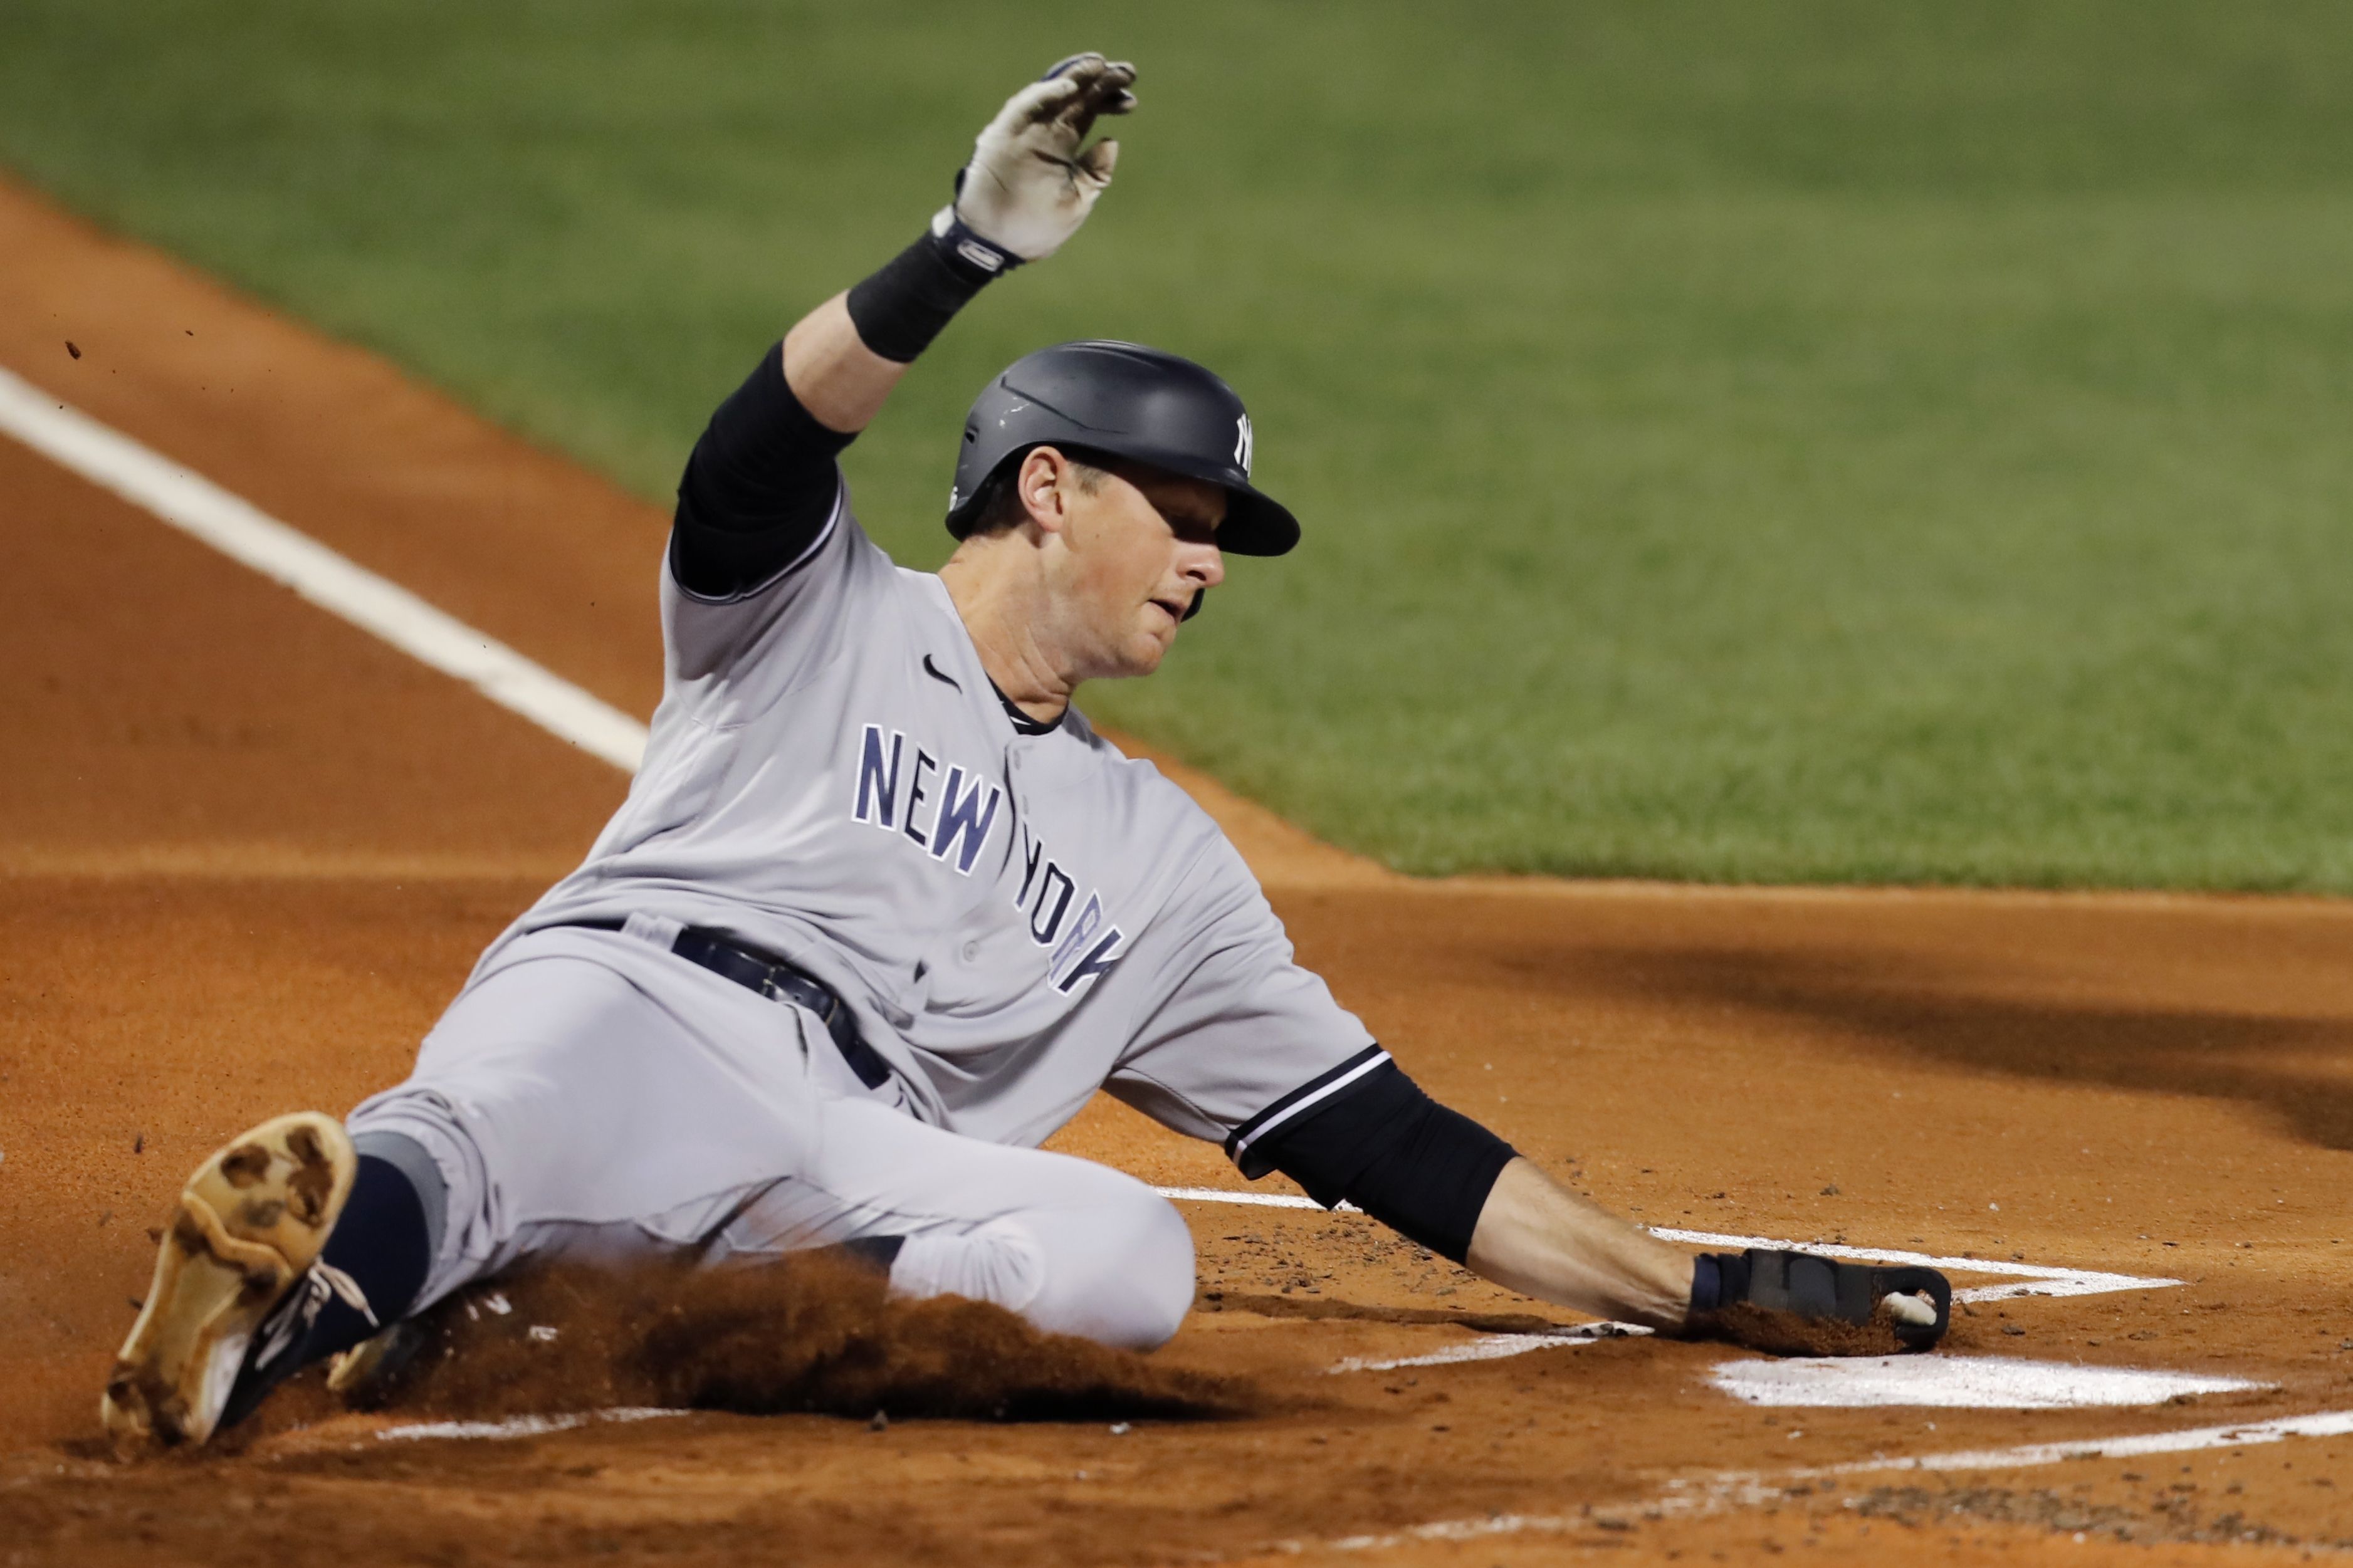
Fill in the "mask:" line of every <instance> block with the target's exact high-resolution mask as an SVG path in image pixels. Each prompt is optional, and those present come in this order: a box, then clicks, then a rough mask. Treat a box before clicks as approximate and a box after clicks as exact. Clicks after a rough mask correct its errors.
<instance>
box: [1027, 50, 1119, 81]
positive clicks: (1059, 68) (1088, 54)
mask: <svg viewBox="0 0 2353 1568" xmlns="http://www.w3.org/2000/svg"><path fill="white" fill-rule="evenodd" d="M1103 63H1104V62H1103V56H1101V55H1099V54H1097V53H1095V52H1094V50H1092V49H1082V50H1080V51H1079V52H1078V53H1077V54H1075V55H1065V56H1063V57H1062V58H1060V59H1059V60H1056V61H1055V62H1054V63H1053V64H1052V65H1050V66H1048V67H1047V68H1046V74H1045V75H1044V76H1041V77H1039V81H1051V80H1053V79H1055V78H1056V77H1058V76H1062V75H1065V74H1067V73H1069V72H1071V71H1075V70H1077V69H1078V68H1080V67H1081V66H1082V65H1088V64H1093V65H1102V64H1103Z"/></svg>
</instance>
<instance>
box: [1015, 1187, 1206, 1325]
mask: <svg viewBox="0 0 2353 1568" xmlns="http://www.w3.org/2000/svg"><path fill="white" fill-rule="evenodd" d="M1107 1187H1108V1190H1107V1191H1106V1192H1104V1193H1103V1194H1102V1196H1101V1200H1100V1201H1099V1202H1097V1203H1094V1204H1091V1205H1088V1206H1087V1207H1086V1208H1085V1209H1084V1210H1082V1211H1078V1212H1075V1213H1069V1214H1068V1215H1067V1217H1066V1218H1064V1220H1063V1222H1062V1223H1061V1224H1060V1225H1058V1226H1056V1227H1055V1228H1056V1229H1057V1230H1058V1231H1059V1232H1060V1236H1059V1237H1058V1238H1057V1240H1058V1243H1059V1245H1057V1246H1055V1247H1053V1249H1052V1251H1053V1259H1052V1261H1053V1265H1054V1267H1053V1268H1052V1269H1051V1272H1050V1279H1049V1282H1048V1286H1047V1294H1048V1296H1050V1298H1051V1300H1040V1301H1039V1308H1040V1309H1041V1310H1042V1312H1041V1316H1040V1322H1041V1326H1044V1327H1050V1328H1055V1329H1057V1330H1059V1331H1061V1332H1064V1333H1078V1334H1083V1335H1085V1336H1086V1337H1087V1338H1089V1339H1091V1340H1095V1341H1099V1342H1102V1343H1103V1344H1108V1345H1117V1346H1119V1347H1120V1348H1122V1349H1124V1350H1139V1351H1148V1350H1153V1349H1156V1348H1157V1347H1158V1346H1160V1345H1163V1344H1166V1342H1168V1340H1169V1338H1170V1337H1171V1336H1172V1335H1174V1334H1175V1333H1176V1330H1177V1328H1178V1326H1179V1325H1180V1324H1182V1323H1183V1322H1184V1321H1185V1314H1186V1312H1187V1311H1188V1310H1191V1308H1192V1305H1193V1236H1192V1233H1191V1232H1190V1231H1188V1230H1187V1229H1186V1228H1185V1221H1184V1220H1183V1219H1182V1218H1181V1217H1180V1216H1179V1215H1177V1213H1176V1208H1175V1207H1174V1206H1173V1205H1170V1204H1169V1203H1168V1202H1167V1201H1166V1200H1165V1199H1164V1198H1162V1197H1161V1196H1160V1195H1159V1194H1156V1193H1155V1192H1153V1191H1152V1190H1151V1189H1150V1188H1149V1187H1146V1186H1145V1185H1144V1184H1142V1183H1140V1182H1134V1181H1130V1180H1127V1179H1126V1178H1124V1177H1123V1178H1121V1179H1120V1181H1119V1182H1118V1183H1117V1184H1116V1185H1115V1186H1113V1185H1110V1184H1107ZM1046 1318H1051V1319H1053V1320H1056V1321H1051V1322H1047V1321H1043V1320H1044V1319H1046Z"/></svg>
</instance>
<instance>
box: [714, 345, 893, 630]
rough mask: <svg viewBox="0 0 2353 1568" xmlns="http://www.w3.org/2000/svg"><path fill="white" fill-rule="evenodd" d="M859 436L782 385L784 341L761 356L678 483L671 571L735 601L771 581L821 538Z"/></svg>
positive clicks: (720, 411)
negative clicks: (845, 457) (845, 458)
mask: <svg viewBox="0 0 2353 1568" xmlns="http://www.w3.org/2000/svg"><path fill="white" fill-rule="evenodd" d="M852 439H853V437H849V436H845V435H843V434H841V433H840V432H839V431H838V430H828V429H827V428H826V427H825V426H822V425H820V424H818V422H817V418H816V416H814V415H812V414H810V413H809V411H808V410H807V409H806V408H804V407H802V406H801V400H800V399H799V398H797V397H795V396H794V395H793V389H792V388H791V387H790V386H788V385H786V383H785V367H784V344H783V343H781V342H779V343H777V344H776V346H775V347H773V348H771V349H770V350H769V351H768V352H767V353H765V354H763V355H761V356H760V363H759V364H758V365H757V366H755V367H754V370H753V372H752V374H750V375H749V376H747V377H746V378H745V379H744V384H743V385H741V386H739V387H737V388H736V389H735V390H734V391H733V393H732V394H730V395H728V398H727V401H725V402H724V403H722V404H721V405H719V408H718V411H717V412H715V413H714V414H712V416H711V423H710V424H709V425H708V426H705V427H704V429H703V432H702V439H701V440H699V441H697V442H695V444H694V454H693V456H691V457H690V458H688V459H687V462H686V474H685V476H684V477H683V478H682V479H680V480H679V485H678V519H677V522H676V525H675V526H674V527H672V529H671V530H670V574H671V575H673V576H675V577H676V578H677V579H678V581H679V585H680V586H681V587H683V588H685V589H686V590H687V591H688V592H690V593H692V594H698V595H702V597H704V598H707V599H724V598H731V597H733V596H734V595H739V594H744V593H748V592H750V591H751V590H752V589H754V588H756V587H758V586H760V585H761V584H764V583H766V582H767V581H769V580H770V579H771V578H773V577H775V576H776V574H778V573H779V572H782V571H783V570H784V569H785V568H786V567H787V566H789V565H791V564H792V563H794V562H796V561H797V560H799V559H800V558H801V557H802V556H803V555H804V554H806V553H807V551H808V548H809V546H810V545H812V544H814V543H816V542H817V539H818V535H819V534H820V533H822V532H823V531H825V525H826V522H827V521H828V519H830V518H831V517H832V516H833V508H834V502H835V501H836V500H838V499H839V489H840V485H841V476H840V471H839V469H838V468H836V467H835V466H834V459H835V458H837V457H839V455H840V453H841V450H842V448H843V447H847V446H849V443H850V441H851V440H852Z"/></svg>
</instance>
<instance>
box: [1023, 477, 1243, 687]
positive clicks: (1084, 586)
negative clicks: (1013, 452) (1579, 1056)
mask: <svg viewBox="0 0 2353 1568" xmlns="http://www.w3.org/2000/svg"><path fill="white" fill-rule="evenodd" d="M1066 502H1067V504H1068V506H1069V509H1070V510H1069V514H1068V520H1067V521H1066V522H1065V523H1064V525H1063V531H1062V538H1063V543H1064V546H1065V549H1064V552H1063V553H1064V560H1063V562H1062V563H1061V564H1062V566H1063V568H1064V569H1063V571H1062V572H1061V573H1059V574H1058V575H1059V576H1060V577H1061V579H1062V582H1061V584H1060V586H1061V588H1062V590H1063V591H1062V593H1061V594H1060V595H1059V596H1060V597H1061V598H1062V600H1063V606H1064V609H1065V612H1066V614H1067V616H1068V617H1069V620H1070V622H1071V623H1072V624H1071V626H1070V628H1069V629H1070V630H1071V631H1072V632H1075V633H1077V634H1078V636H1077V637H1074V638H1073V639H1072V640H1074V641H1079V642H1082V644H1083V645H1084V646H1083V649H1082V651H1083V653H1084V655H1085V656H1086V657H1085V658H1084V659H1083V662H1084V663H1085V664H1086V665H1087V666H1089V667H1091V668H1087V670H1086V674H1087V676H1088V677H1089V678H1090V679H1104V678H1110V677H1116V676H1123V675H1149V674H1151V673H1152V672H1153V671H1154V670H1155V669H1157V668H1160V660H1161V658H1163V657H1164V656H1165V655H1166V653H1167V652H1168V647H1169V645H1170V644H1171V643H1173V642H1175V641H1176V626H1177V624H1178V623H1179V622H1181V621H1182V620H1183V619H1184V618H1185V612H1186V611H1187V609H1189V608H1190V607H1191V606H1192V604H1193V598H1194V595H1197V594H1198V593H1200V592H1201V591H1202V590H1203V589H1205V588H1214V587H1216V586H1217V585H1218V584H1219V583H1222V582H1224V581H1225V577H1226V566H1225V558H1224V557H1223V556H1222V555H1220V554H1219V552H1218V537H1217V536H1218V525H1219V523H1220V522H1222V521H1225V516H1226V492H1225V489H1224V487H1223V486H1220V485H1213V484H1210V483H1208V482H1207V481H1206V480H1202V479H1183V478H1180V477H1178V476H1176V475H1174V474H1166V473H1161V472H1159V471H1157V470H1155V469H1150V468H1129V469H1126V470H1124V471H1123V472H1114V473H1112V474H1109V475H1107V476H1105V478H1104V479H1103V482H1102V483H1101V484H1099V485H1097V486H1096V487H1095V489H1094V491H1093V493H1092V494H1089V493H1087V492H1086V491H1084V490H1083V489H1078V488H1077V487H1076V486H1072V487H1071V490H1070V491H1068V492H1066Z"/></svg>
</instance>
